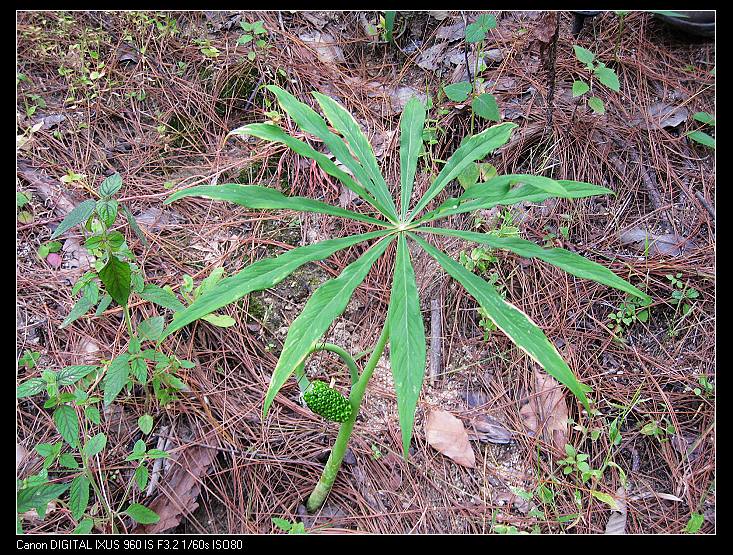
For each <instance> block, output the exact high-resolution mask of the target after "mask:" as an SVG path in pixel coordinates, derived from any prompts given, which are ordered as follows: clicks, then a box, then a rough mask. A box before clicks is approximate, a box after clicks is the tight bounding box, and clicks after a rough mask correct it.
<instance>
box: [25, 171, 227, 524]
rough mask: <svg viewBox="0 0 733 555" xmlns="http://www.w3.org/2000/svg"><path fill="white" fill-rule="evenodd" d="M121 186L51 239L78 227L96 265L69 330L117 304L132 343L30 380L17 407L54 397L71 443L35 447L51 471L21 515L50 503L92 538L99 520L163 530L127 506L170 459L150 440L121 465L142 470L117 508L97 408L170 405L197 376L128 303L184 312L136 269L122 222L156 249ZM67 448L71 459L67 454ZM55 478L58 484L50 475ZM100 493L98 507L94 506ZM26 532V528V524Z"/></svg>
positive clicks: (154, 323)
mask: <svg viewBox="0 0 733 555" xmlns="http://www.w3.org/2000/svg"><path fill="white" fill-rule="evenodd" d="M72 173H73V172H72ZM74 175H78V174H74ZM121 187H122V178H121V176H120V175H119V174H117V173H116V174H114V175H111V176H110V177H108V178H106V179H105V180H104V181H102V183H101V184H100V186H99V188H98V189H97V190H96V191H93V192H94V193H95V195H96V196H97V197H98V198H97V199H96V200H95V199H89V200H85V201H83V202H82V203H80V204H79V205H77V206H76V208H74V209H73V210H72V211H71V212H70V213H69V214H68V215H67V216H66V218H64V220H63V221H62V222H61V223H60V224H59V226H58V227H57V228H56V230H55V231H54V233H53V234H52V236H51V239H56V238H59V237H61V236H62V235H63V234H64V233H66V232H67V231H69V230H71V229H72V228H74V227H77V226H78V227H79V229H80V231H81V233H82V235H83V236H84V239H85V241H84V245H85V247H86V248H87V250H88V251H89V252H90V254H92V256H94V258H95V260H94V265H93V268H92V270H90V271H89V272H87V273H85V274H84V275H83V276H82V277H81V278H80V279H79V280H78V281H77V282H76V283H75V284H74V286H73V287H72V295H77V294H80V298H79V299H78V300H77V301H76V303H75V304H74V306H73V307H72V309H71V311H70V313H69V315H68V316H67V317H66V318H65V319H64V321H63V322H62V324H61V327H66V326H68V325H70V324H71V323H72V322H74V321H75V320H77V319H78V318H80V317H82V316H83V315H84V314H86V313H87V312H89V310H91V309H93V308H94V307H95V306H96V312H95V316H100V315H101V314H102V313H103V312H104V311H105V310H106V309H107V308H108V307H109V306H110V305H111V304H112V302H116V303H117V304H119V305H120V306H121V307H122V311H123V314H124V321H125V326H126V329H127V331H128V334H129V342H128V345H127V348H126V349H125V350H124V351H123V352H121V353H119V354H118V355H117V356H115V357H114V358H112V359H111V360H102V361H100V363H99V364H92V365H81V366H67V367H65V368H62V369H61V370H59V371H53V370H48V369H44V370H42V371H41V374H40V376H36V377H31V378H29V379H26V380H25V381H23V382H22V383H21V384H20V385H19V386H18V388H17V390H16V397H17V398H18V399H23V398H25V397H30V396H34V395H38V394H41V393H44V392H45V393H46V395H47V397H48V398H47V400H46V401H45V402H44V404H43V407H44V408H45V409H51V410H52V411H53V412H52V416H51V420H52V421H53V423H54V426H55V428H56V430H57V432H58V434H59V435H60V436H61V438H62V439H63V441H62V442H55V443H42V444H39V445H37V446H35V449H36V451H37V452H38V453H39V454H40V455H41V456H43V457H44V469H43V471H42V472H41V473H39V474H37V475H35V476H30V477H28V478H26V479H24V480H19V481H18V483H17V488H16V491H17V504H18V513H19V514H20V513H23V512H26V511H29V510H31V509H35V510H36V511H37V512H38V514H39V516H41V517H43V516H44V514H45V511H46V507H47V505H48V503H49V502H51V501H54V500H56V501H59V502H61V503H63V504H65V505H66V506H68V508H69V510H70V512H71V516H72V517H73V518H74V520H76V521H77V522H78V525H77V528H76V529H75V530H74V532H75V533H89V532H90V531H91V530H92V528H93V526H94V524H95V521H96V523H97V524H98V525H100V526H101V525H106V526H109V527H110V528H111V530H112V531H113V532H114V531H116V530H117V523H118V521H120V520H121V519H122V518H123V516H125V515H126V516H129V517H130V518H132V519H133V520H135V521H136V522H138V523H140V524H151V523H154V522H157V521H158V515H156V514H155V513H154V512H153V511H151V510H150V509H148V508H146V507H145V506H143V505H141V504H139V503H129V504H128V498H129V496H130V494H131V492H132V486H133V484H137V487H138V489H139V490H142V489H144V488H145V486H146V485H147V482H148V468H147V465H148V463H149V461H151V460H153V459H156V458H162V457H166V456H167V453H166V452H164V451H161V450H157V449H147V446H146V443H145V441H144V440H142V439H139V440H138V441H137V442H136V443H135V445H134V447H133V451H132V453H131V454H130V455H129V456H128V457H127V458H126V459H125V460H124V461H122V463H121V464H124V462H134V463H136V466H135V470H134V474H133V477H132V479H131V481H130V482H129V483H128V485H127V487H126V488H125V490H124V494H123V496H122V499H121V500H119V501H117V502H116V503H114V504H113V502H112V500H111V499H110V498H109V496H108V495H103V494H102V490H103V489H104V488H103V486H102V483H101V480H103V479H105V477H106V476H107V475H108V471H107V470H104V467H103V466H100V465H99V463H98V462H97V455H99V454H101V453H102V452H103V451H104V449H105V447H106V444H107V437H106V435H105V434H104V433H102V432H97V433H95V431H97V430H99V429H100V427H101V424H102V422H101V413H100V410H99V409H98V408H97V406H98V405H99V404H100V403H101V404H102V405H104V406H105V407H106V406H109V405H110V404H111V403H112V402H113V401H115V399H116V398H117V397H118V396H119V395H120V394H121V393H122V392H123V391H124V390H128V391H132V388H133V387H135V386H139V387H141V388H143V390H144V391H145V392H146V394H147V393H148V392H149V389H148V388H149V387H150V388H152V390H153V395H154V396H155V398H156V399H157V400H158V402H159V403H161V404H166V403H168V402H170V401H171V400H172V399H174V398H175V394H176V392H178V391H180V390H182V389H185V388H186V385H185V383H184V382H183V381H182V380H181V378H180V377H178V373H179V372H180V370H181V369H182V368H184V369H190V368H193V363H191V362H190V361H187V360H179V359H178V358H177V357H176V356H174V355H167V354H165V353H164V352H162V350H161V348H160V341H161V335H162V333H163V330H164V327H165V320H164V317H163V316H153V317H150V318H147V319H145V320H142V321H140V322H139V323H138V324H137V325H135V324H134V321H133V319H132V317H131V314H130V307H129V302H128V301H129V298H130V295H132V294H137V295H138V296H139V297H140V298H142V299H143V300H147V301H149V302H152V303H154V304H157V305H159V306H161V307H164V308H168V309H170V310H172V311H174V312H175V311H176V310H182V309H184V308H185V307H184V305H183V303H181V301H180V300H179V299H178V298H177V297H176V296H175V295H174V294H173V293H172V291H170V289H164V288H161V287H158V286H156V285H152V284H145V282H144V280H143V276H142V270H141V268H140V267H138V266H137V265H136V264H135V263H134V258H135V257H134V254H133V253H132V251H131V250H130V249H129V247H128V246H127V243H126V240H125V237H124V235H123V234H122V233H121V232H120V231H118V230H116V229H113V228H114V226H115V223H116V221H117V219H118V217H119V216H120V214H121V213H124V215H125V216H124V217H125V219H126V220H127V223H128V225H129V226H130V228H132V230H133V231H134V232H135V233H136V234H137V235H138V237H139V238H140V240H141V241H142V242H143V244H147V241H146V239H145V236H144V235H143V234H142V231H141V230H140V228H139V227H138V226H137V223H136V222H135V219H134V217H133V216H132V214H131V213H130V211H129V209H128V208H127V207H126V206H124V205H122V206H120V204H119V202H118V201H117V200H116V199H115V198H114V197H115V194H116V193H117V192H118V191H119V190H120V188H121ZM43 247H45V248H46V249H48V250H49V252H52V251H53V250H54V249H56V248H57V247H58V248H60V243H59V242H57V241H52V242H51V243H46V244H45V245H42V248H43ZM39 254H42V253H40V252H39ZM211 281H214V278H212V279H211ZM202 285H203V284H202ZM146 342H147V343H148V345H145V343H146ZM144 347H146V348H144ZM38 356H39V353H36V352H33V353H31V352H28V351H26V353H25V354H24V356H23V357H22V358H21V359H20V361H19V365H24V366H25V367H26V371H27V372H29V371H31V370H33V369H34V368H35V366H36V363H37V361H38ZM150 363H153V364H154V367H153V370H152V372H150V370H149V368H148V365H149V364H150ZM138 424H139V427H140V430H141V432H142V433H143V434H145V435H147V434H149V433H150V431H151V430H152V427H153V419H152V417H151V416H150V415H144V416H142V417H141V418H140V419H139V421H138ZM66 446H68V448H69V450H65V449H66ZM112 466H113V467H114V465H112ZM51 472H53V473H54V475H53V476H51V475H50V474H49V473H51ZM66 491H69V497H68V499H67V500H65V501H60V499H61V496H62V495H64V494H65V493H66ZM91 492H93V493H94V499H95V500H96V501H95V502H94V503H92V504H91V505H90V503H91V501H92V497H91ZM18 527H19V529H20V519H19V520H18Z"/></svg>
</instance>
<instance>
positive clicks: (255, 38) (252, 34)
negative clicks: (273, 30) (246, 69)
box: [237, 20, 268, 61]
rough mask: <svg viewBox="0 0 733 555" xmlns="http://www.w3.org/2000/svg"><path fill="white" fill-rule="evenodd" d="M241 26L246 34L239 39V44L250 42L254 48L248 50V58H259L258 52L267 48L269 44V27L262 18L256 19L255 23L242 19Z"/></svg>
mask: <svg viewBox="0 0 733 555" xmlns="http://www.w3.org/2000/svg"><path fill="white" fill-rule="evenodd" d="M239 26H240V27H241V28H242V31H244V34H243V35H242V36H240V37H239V38H238V39H237V45H246V44H250V45H251V46H252V49H251V50H250V51H249V52H247V59H248V60H249V61H254V59H255V58H257V53H258V52H261V51H263V50H266V49H267V47H268V45H267V29H265V25H264V22H263V21H262V20H260V21H255V22H254V23H247V22H246V21H240V22H239Z"/></svg>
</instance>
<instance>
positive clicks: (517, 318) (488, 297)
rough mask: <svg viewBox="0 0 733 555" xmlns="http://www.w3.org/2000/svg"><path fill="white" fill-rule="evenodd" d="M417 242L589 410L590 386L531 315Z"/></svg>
mask: <svg viewBox="0 0 733 555" xmlns="http://www.w3.org/2000/svg"><path fill="white" fill-rule="evenodd" d="M410 235H411V237H412V238H413V239H415V241H417V243H418V244H419V245H420V246H421V247H422V248H423V249H425V250H426V251H427V252H428V254H430V256H432V257H433V258H434V259H435V260H437V261H438V263H439V264H440V265H441V266H442V267H443V269H444V270H445V271H446V272H448V274H450V275H451V276H452V277H453V278H454V279H455V280H456V281H458V282H459V283H460V284H461V285H463V287H464V288H465V289H466V291H467V292H468V293H469V294H470V295H471V296H472V297H473V298H474V299H476V301H478V303H479V305H480V306H481V308H483V309H484V310H485V311H486V312H487V314H488V316H489V318H490V319H491V321H492V322H494V324H496V327H498V328H499V329H500V330H501V331H502V332H504V333H505V334H506V335H507V337H509V338H510V339H511V340H512V341H513V342H514V343H515V344H516V345H517V347H519V348H520V349H522V350H523V351H524V352H525V353H527V354H528V355H529V356H530V357H531V358H532V359H533V360H534V361H535V362H537V363H538V364H539V365H540V366H542V367H543V368H544V369H545V370H546V371H547V373H548V374H550V375H551V376H553V377H554V378H555V379H556V380H558V381H559V382H560V383H562V384H563V385H565V386H567V388H568V389H570V391H572V392H573V394H575V396H576V397H577V398H578V399H579V400H580V401H581V402H582V403H583V406H584V407H585V408H586V409H588V410H589V408H590V407H589V404H588V398H587V397H586V392H588V391H590V389H589V388H588V386H585V385H583V384H581V383H580V382H579V381H578V379H577V378H576V377H575V375H574V374H573V372H572V371H571V370H570V367H568V365H567V363H566V362H565V361H564V360H563V359H562V357H561V356H560V353H558V352H557V349H555V346H554V345H553V344H552V343H551V342H550V340H549V339H547V337H546V336H545V334H544V333H543V332H542V330H541V329H540V328H539V327H538V326H537V324H535V323H534V322H533V321H532V320H531V319H530V317H529V316H527V315H526V314H525V313H524V312H522V311H521V310H519V309H518V308H517V307H516V306H514V305H513V304H511V303H509V302H507V301H506V300H504V299H503V298H502V296H501V295H500V294H499V293H498V292H497V291H496V289H494V287H492V286H491V285H490V284H489V283H487V282H486V281H484V280H483V279H481V278H480V277H479V276H477V275H476V274H474V273H472V272H469V271H468V270H466V268H464V267H463V266H461V265H460V264H459V263H458V262H456V261H455V260H453V259H452V258H450V257H449V256H447V255H446V254H445V253H443V252H441V251H440V250H438V249H436V248H435V247H433V246H432V245H430V244H429V243H427V242H426V241H424V240H423V239H421V238H420V237H417V236H415V235H413V234H410Z"/></svg>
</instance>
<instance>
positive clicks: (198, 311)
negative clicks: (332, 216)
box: [161, 231, 387, 339]
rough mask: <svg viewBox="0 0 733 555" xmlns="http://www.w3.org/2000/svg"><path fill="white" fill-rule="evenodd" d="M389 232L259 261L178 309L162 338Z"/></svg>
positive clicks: (352, 237)
mask: <svg viewBox="0 0 733 555" xmlns="http://www.w3.org/2000/svg"><path fill="white" fill-rule="evenodd" d="M386 234H387V231H375V232H372V233H365V234H363V235H353V236H351V237H344V238H341V239H329V240H326V241H322V242H320V243H314V244H313V245H307V246H305V247H298V248H295V249H292V250H290V251H288V252H286V253H284V254H281V255H280V256H277V257H272V258H266V259H264V260H260V261H259V262H255V263H254V264H251V265H250V266H247V267H246V268H245V269H244V270H241V271H240V272H238V273H237V274H235V275H233V276H230V277H228V278H225V279H223V280H222V281H220V282H219V283H218V284H217V285H216V286H215V287H213V288H212V289H210V290H208V291H206V293H204V294H202V295H201V296H200V297H199V298H198V299H196V300H195V301H194V302H193V303H191V305H190V306H189V307H187V308H185V309H184V310H181V311H180V312H177V313H176V314H175V315H174V316H173V321H172V322H171V323H170V324H169V325H168V327H167V328H166V330H165V332H163V337H161V339H163V338H164V337H167V336H168V335H170V334H171V333H172V332H174V331H176V330H178V329H181V328H182V327H183V326H185V325H187V324H190V323H191V322H193V321H195V320H198V319H199V318H201V317H203V316H206V315H207V314H211V313H212V312H214V311H215V310H218V309H220V308H221V307H223V306H226V305H228V304H230V303H233V302H234V301H236V300H238V299H241V298H242V297H244V296H245V295H247V294H248V293H251V292H252V291H260V290H262V289H267V288H269V287H272V286H274V285H277V284H278V283H280V282H281V281H282V280H283V279H285V278H286V277H287V276H288V275H290V274H291V273H292V272H294V271H295V270H296V269H297V268H299V267H300V266H302V265H303V264H305V263H307V262H313V261H315V260H322V259H324V258H327V257H329V256H331V255H332V254H333V253H335V252H336V251H339V250H341V249H345V248H347V247H350V246H352V245H355V244H357V243H360V242H362V241H367V240H369V239H375V238H377V237H382V236H383V235H386Z"/></svg>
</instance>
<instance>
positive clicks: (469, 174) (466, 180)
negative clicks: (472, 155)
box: [458, 162, 481, 189]
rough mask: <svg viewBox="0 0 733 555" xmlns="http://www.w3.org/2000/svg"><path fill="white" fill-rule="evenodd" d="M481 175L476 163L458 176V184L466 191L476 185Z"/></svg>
mask: <svg viewBox="0 0 733 555" xmlns="http://www.w3.org/2000/svg"><path fill="white" fill-rule="evenodd" d="M480 173H481V172H480V171H479V167H478V164H477V163H475V162H474V163H473V164H469V165H468V166H466V169H464V170H463V172H461V174H460V175H459V176H458V183H460V184H461V187H463V188H464V189H468V188H469V187H471V186H472V185H475V184H476V182H477V181H478V178H479V175H480Z"/></svg>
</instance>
